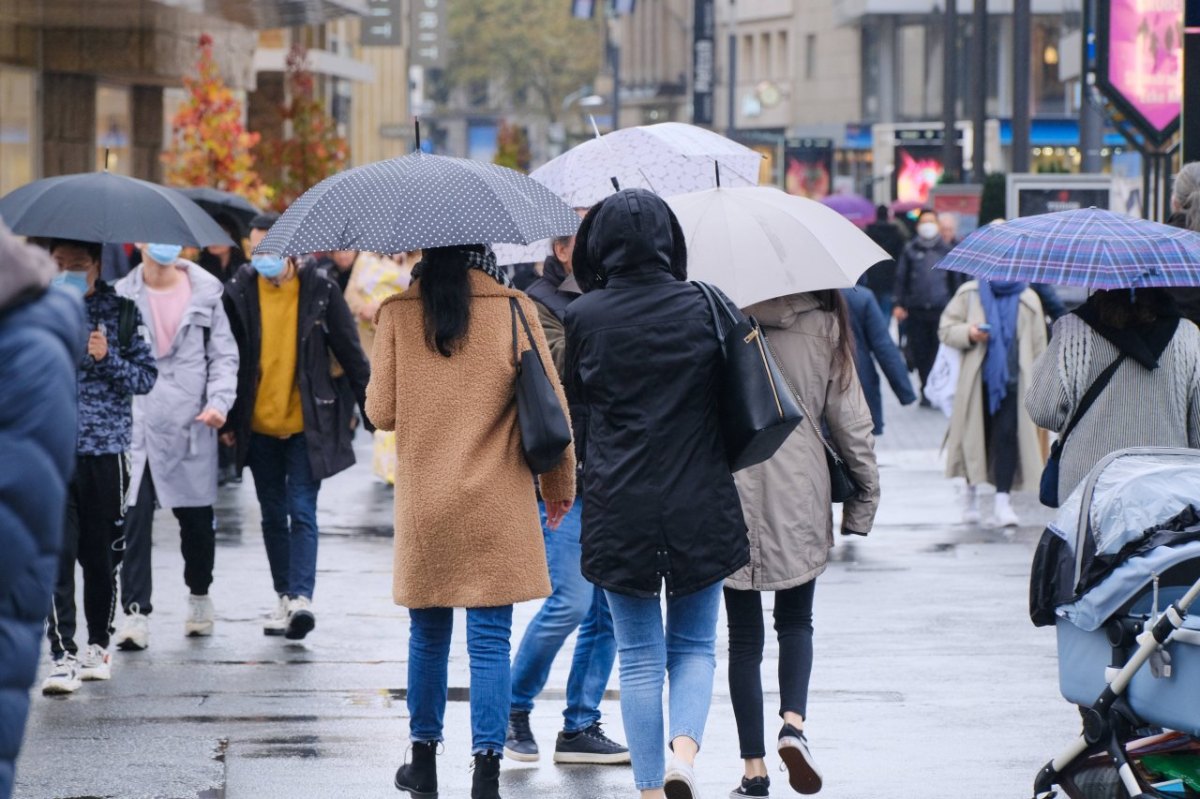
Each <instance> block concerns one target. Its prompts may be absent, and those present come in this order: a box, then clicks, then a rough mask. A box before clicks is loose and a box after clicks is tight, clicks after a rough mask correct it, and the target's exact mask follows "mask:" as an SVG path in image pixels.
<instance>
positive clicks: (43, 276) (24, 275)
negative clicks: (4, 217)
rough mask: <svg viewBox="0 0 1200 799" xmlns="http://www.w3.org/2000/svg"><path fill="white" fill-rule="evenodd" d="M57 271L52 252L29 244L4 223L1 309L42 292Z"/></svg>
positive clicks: (0, 241) (0, 246)
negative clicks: (51, 255) (13, 233)
mask: <svg viewBox="0 0 1200 799" xmlns="http://www.w3.org/2000/svg"><path fill="white" fill-rule="evenodd" d="M57 274H58V265H57V264H55V263H54V259H53V258H51V257H50V254H49V253H47V252H46V251H44V250H42V249H41V248H39V247H35V246H33V245H32V244H25V243H24V242H22V241H21V240H20V239H18V238H17V237H16V236H14V235H12V233H10V232H9V230H8V228H6V227H4V225H3V224H2V223H0V311H5V310H7V309H9V308H11V307H13V306H15V305H19V304H21V303H23V302H25V301H27V300H29V299H32V298H34V297H37V296H39V295H41V294H42V292H44V291H45V290H46V288H47V287H48V286H49V285H50V281H51V280H53V279H54V276H55V275H57Z"/></svg>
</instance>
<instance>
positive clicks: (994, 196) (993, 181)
mask: <svg viewBox="0 0 1200 799" xmlns="http://www.w3.org/2000/svg"><path fill="white" fill-rule="evenodd" d="M1007 205H1008V176H1007V175H1005V174H1004V173H1003V172H993V173H991V174H990V175H988V176H987V178H985V179H984V181H983V195H982V196H981V197H980V198H979V226H980V227H983V226H984V225H986V224H987V223H989V222H993V221H995V220H997V219H1003V218H1004V215H1005V213H1007V211H1006V206H1007Z"/></svg>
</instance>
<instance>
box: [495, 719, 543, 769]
mask: <svg viewBox="0 0 1200 799" xmlns="http://www.w3.org/2000/svg"><path fill="white" fill-rule="evenodd" d="M504 756H505V757H507V758H509V759H510V760H515V761H517V762H518V763H536V762H537V761H538V757H539V755H538V745H537V741H535V740H534V739H533V730H531V729H529V711H528V710H514V711H512V712H511V713H509V714H508V735H507V736H506V737H505V739H504Z"/></svg>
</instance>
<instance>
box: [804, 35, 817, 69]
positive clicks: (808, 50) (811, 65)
mask: <svg viewBox="0 0 1200 799" xmlns="http://www.w3.org/2000/svg"><path fill="white" fill-rule="evenodd" d="M816 76H817V34H815V33H809V34H805V36H804V79H805V80H812V79H813V78H815V77H816Z"/></svg>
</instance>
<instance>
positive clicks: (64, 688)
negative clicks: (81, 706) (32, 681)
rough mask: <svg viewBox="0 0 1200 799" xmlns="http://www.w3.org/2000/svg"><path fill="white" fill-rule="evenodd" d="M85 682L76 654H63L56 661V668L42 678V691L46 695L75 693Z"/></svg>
mask: <svg viewBox="0 0 1200 799" xmlns="http://www.w3.org/2000/svg"><path fill="white" fill-rule="evenodd" d="M82 684H83V683H82V681H80V679H79V661H78V660H76V659H75V656H74V655H63V656H62V657H61V658H59V659H58V660H56V661H54V668H52V669H51V670H50V674H49V675H48V676H47V677H46V679H44V680H42V693H43V694H44V695H46V696H63V695H65V694H73V693H75V692H76V691H78V690H79V686H81V685H82Z"/></svg>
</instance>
